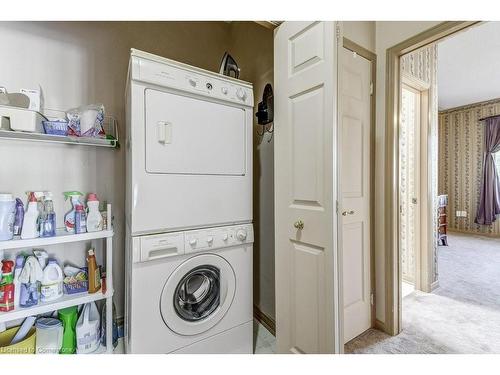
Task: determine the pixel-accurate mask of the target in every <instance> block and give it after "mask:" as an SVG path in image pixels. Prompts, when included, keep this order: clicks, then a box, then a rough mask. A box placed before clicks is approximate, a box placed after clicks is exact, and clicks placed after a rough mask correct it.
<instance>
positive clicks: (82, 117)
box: [66, 104, 106, 138]
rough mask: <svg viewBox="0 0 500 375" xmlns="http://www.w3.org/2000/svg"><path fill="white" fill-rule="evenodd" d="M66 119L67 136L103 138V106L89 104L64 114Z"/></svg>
mask: <svg viewBox="0 0 500 375" xmlns="http://www.w3.org/2000/svg"><path fill="white" fill-rule="evenodd" d="M66 116H67V118H68V135H73V136H77V137H97V138H103V137H104V136H105V135H106V134H105V133H104V128H103V123H104V106H103V105H102V104H90V105H86V106H81V107H78V108H74V109H70V110H69V111H67V112H66Z"/></svg>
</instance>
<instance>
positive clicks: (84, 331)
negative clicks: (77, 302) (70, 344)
mask: <svg viewBox="0 0 500 375" xmlns="http://www.w3.org/2000/svg"><path fill="white" fill-rule="evenodd" d="M99 332H100V316H99V310H97V306H96V304H95V302H90V303H86V304H85V306H83V310H82V312H81V313H80V317H79V318H78V322H77V323H76V348H77V353H78V354H86V353H92V352H94V351H96V350H97V348H99V340H100V336H99Z"/></svg>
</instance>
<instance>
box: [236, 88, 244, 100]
mask: <svg viewBox="0 0 500 375" xmlns="http://www.w3.org/2000/svg"><path fill="white" fill-rule="evenodd" d="M236 96H237V97H238V99H240V100H243V101H244V100H245V99H246V98H247V93H246V92H245V90H243V89H242V88H239V89H238V90H236Z"/></svg>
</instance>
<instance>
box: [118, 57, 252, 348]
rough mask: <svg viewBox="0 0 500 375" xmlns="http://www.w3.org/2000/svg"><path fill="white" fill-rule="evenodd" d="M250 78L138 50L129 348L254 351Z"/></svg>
mask: <svg viewBox="0 0 500 375" xmlns="http://www.w3.org/2000/svg"><path fill="white" fill-rule="evenodd" d="M252 118H253V93H252V85H251V84H249V83H246V82H242V81H239V80H235V79H232V78H229V77H225V76H222V75H219V74H215V73H211V72H208V71H205V70H203V69H199V68H195V67H192V66H189V65H185V64H182V63H178V62H175V61H172V60H169V59H165V58H162V57H158V56H154V55H151V54H149V53H145V52H141V51H137V50H132V52H131V58H130V65H129V79H128V84H127V186H126V222H127V240H126V241H127V244H126V249H127V254H126V269H125V272H126V277H125V279H126V294H125V304H126V306H125V307H126V311H125V314H126V319H125V335H126V341H125V342H126V350H127V352H129V353H173V352H175V353H252V342H253V340H252V310H253V309H252V305H253V303H252V244H253V229H252V224H251V222H252V124H253V122H252Z"/></svg>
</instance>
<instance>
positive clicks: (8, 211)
mask: <svg viewBox="0 0 500 375" xmlns="http://www.w3.org/2000/svg"><path fill="white" fill-rule="evenodd" d="M15 214H16V201H15V199H14V198H13V197H12V195H11V194H0V241H6V240H11V239H12V237H14V218H15Z"/></svg>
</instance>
